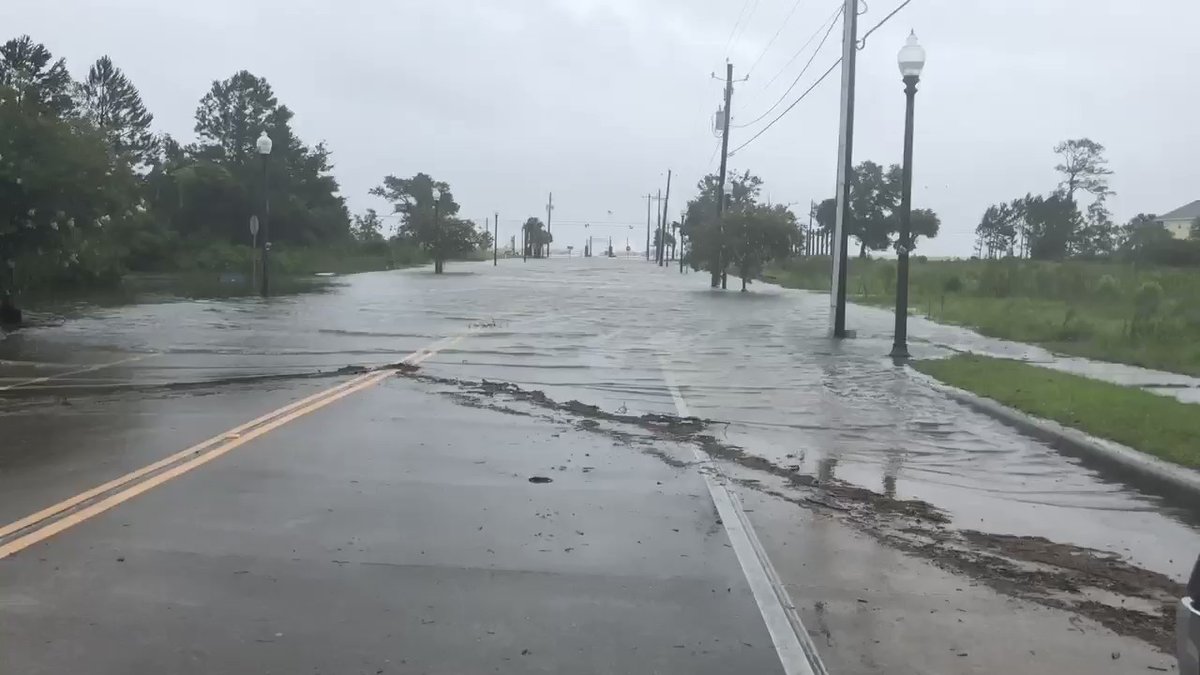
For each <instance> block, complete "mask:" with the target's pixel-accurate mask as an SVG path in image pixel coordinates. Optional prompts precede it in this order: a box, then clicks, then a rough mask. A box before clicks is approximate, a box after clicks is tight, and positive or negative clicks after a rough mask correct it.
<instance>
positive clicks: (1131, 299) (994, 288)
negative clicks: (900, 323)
mask: <svg viewBox="0 0 1200 675" xmlns="http://www.w3.org/2000/svg"><path fill="white" fill-rule="evenodd" d="M829 265H830V263H829V259H828V258H809V259H797V260H793V261H789V262H787V263H784V264H782V265H778V266H776V267H774V268H772V269H771V270H769V271H768V274H767V278H768V279H769V280H771V281H774V282H776V283H779V284H781V285H783V286H788V287H791V288H806V289H812V290H829ZM910 277H911V285H910V298H911V299H910V303H909V304H910V307H911V309H912V311H914V312H917V313H919V314H922V315H925V316H928V317H929V318H930V319H933V320H935V321H939V322H942V323H949V324H957V325H962V326H968V327H970V328H973V329H975V330H977V331H979V332H980V333H982V334H984V335H990V336H992V337H998V338H1004V339H1008V340H1015V341H1018V342H1027V343H1033V344H1039V345H1042V346H1045V347H1047V348H1048V349H1051V350H1054V351H1056V352H1061V353H1064V354H1074V355H1077V356H1086V357H1088V358H1093V359H1098V360H1102V361H1113V362H1118V363H1130V364H1134V365H1139V366H1144V367H1146V368H1155V369H1159V370H1169V371H1174V372H1179V373H1186V374H1189V375H1200V270H1191V269H1180V268H1165V267H1141V268H1139V267H1135V266H1133V265H1126V264H1118V263H1101V262H1079V261H1070V262H1061V263H1054V262H1035V261H1028V260H1024V261H1018V260H1004V261H982V260H961V261H922V260H919V259H917V260H914V261H913V263H912V267H911V272H910ZM895 285H896V263H895V261H892V260H857V259H854V260H851V261H850V269H849V283H848V286H847V293H848V294H849V296H850V297H851V299H852V300H853V301H855V302H861V303H864V304H872V305H878V306H883V307H892V306H894V303H895V299H894V298H895Z"/></svg>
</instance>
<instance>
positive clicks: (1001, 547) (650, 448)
mask: <svg viewBox="0 0 1200 675" xmlns="http://www.w3.org/2000/svg"><path fill="white" fill-rule="evenodd" d="M404 374H405V375H408V376H409V377H411V378H412V379H415V380H418V381H422V382H427V383H430V384H437V385H442V386H447V387H453V388H454V389H455V391H453V392H448V393H449V394H450V395H451V396H452V398H453V399H454V400H456V401H458V402H459V403H461V404H464V405H470V406H472V407H479V408H485V409H489V410H495V411H497V412H506V413H510V414H522V415H531V416H535V417H542V418H543V419H547V420H549V421H555V422H562V421H568V422H571V421H573V422H574V426H575V428H576V429H578V430H580V431H587V432H592V433H601V434H604V435H606V436H609V437H611V438H613V439H614V440H616V441H619V442H621V443H623V444H625V445H628V446H629V447H633V448H635V449H638V450H639V451H642V452H646V453H648V454H652V455H654V456H656V457H658V458H659V459H661V460H663V461H664V462H667V463H668V464H670V465H671V466H676V467H686V466H690V465H692V463H690V462H680V461H679V460H678V459H676V458H674V457H672V456H671V455H669V454H668V453H666V452H665V451H663V450H662V449H660V448H658V447H656V442H659V441H663V440H667V441H673V442H678V443H692V444H695V445H697V446H698V447H700V448H701V449H702V450H704V452H706V453H707V454H708V455H709V456H710V457H713V458H716V459H719V460H723V461H725V462H728V463H730V464H732V465H735V466H736V467H738V468H740V469H747V470H749V471H752V472H756V473H759V474H768V475H769V476H771V477H773V478H774V479H777V481H778V483H779V484H780V485H778V486H777V487H772V486H769V485H766V484H764V481H760V480H756V479H744V478H739V477H736V476H735V477H733V479H734V480H735V481H737V482H738V483H739V484H741V485H744V486H745V487H747V488H749V489H753V490H756V491H759V492H762V493H764V494H768V495H771V496H774V497H776V498H779V499H783V500H785V501H788V502H790V503H792V504H795V505H796V506H799V507H801V508H805V509H808V510H813V511H817V512H820V513H823V514H825V515H827V516H829V517H832V518H837V519H839V520H841V521H843V522H846V523H847V524H850V525H852V526H853V527H855V528H856V529H858V530H860V531H862V532H864V533H867V534H869V535H871V536H872V537H874V538H875V539H877V540H879V541H880V542H882V543H884V544H887V545H889V546H892V547H894V548H897V549H900V550H902V551H905V552H907V553H911V554H913V555H917V556H920V557H922V558H925V559H926V560H929V561H930V562H932V563H933V564H935V565H937V566H938V567H941V568H942V569H945V570H947V571H950V572H953V573H957V574H961V575H964V576H967V577H969V578H971V579H974V580H976V581H979V582H981V583H983V584H986V585H987V586H989V587H990V588H992V589H995V590H996V591H999V592H1001V593H1004V594H1006V595H1009V596H1012V597H1017V598H1022V599H1026V600H1030V601H1033V602H1037V603H1039V604H1042V605H1045V606H1047V607H1052V608H1055V609H1063V610H1067V611H1071V612H1075V613H1077V614H1079V615H1081V616H1085V617H1088V618H1089V619H1092V620H1094V621H1096V622H1098V623H1100V624H1101V625H1103V626H1105V627H1106V628H1108V629H1110V630H1112V631H1113V632H1115V633H1117V634H1119V635H1125V636H1130V637H1135V638H1138V639H1141V640H1143V641H1145V642H1147V643H1149V644H1151V645H1153V646H1155V647H1156V648H1158V649H1160V650H1162V651H1163V652H1166V653H1170V651H1171V650H1172V649H1173V645H1174V616H1175V607H1174V606H1175V603H1176V602H1177V599H1178V598H1179V597H1181V596H1182V594H1183V593H1184V589H1183V585H1182V584H1179V583H1176V582H1175V581H1173V580H1171V579H1170V578H1168V577H1167V576H1165V575H1163V574H1160V573H1158V572H1154V571H1151V570H1147V569H1143V568H1141V567H1137V566H1136V565H1133V564H1132V563H1130V562H1128V561H1126V560H1123V559H1122V558H1121V557H1120V556H1118V555H1116V554H1114V553H1110V552H1106V551H1098V550H1095V549H1090V548H1085V547H1081V546H1076V545H1073V544H1063V543H1058V542H1053V541H1050V540H1048V539H1044V538H1041V537H1021V536H1014V535H1005V534H989V533H984V532H978V531H975V530H957V529H954V528H952V527H950V518H949V517H948V516H947V514H946V513H945V512H944V511H942V510H941V509H938V508H937V507H936V506H934V505H932V504H930V503H928V502H925V501H922V500H918V499H898V498H896V497H892V496H889V495H885V494H881V493H878V492H874V491H872V490H869V489H866V488H863V487H860V486H857V485H853V484H850V483H847V482H844V481H841V480H837V479H822V478H819V477H817V476H813V475H810V474H805V473H801V472H800V471H799V470H798V467H793V468H789V467H785V466H780V465H778V464H775V463H773V462H771V461H769V460H767V459H766V458H764V457H762V456H759V455H754V454H751V453H748V452H746V451H745V450H744V449H743V448H740V447H738V446H736V445H732V444H730V443H727V442H724V441H722V440H720V439H718V438H717V437H715V436H713V435H712V434H709V433H705V432H706V431H707V430H708V429H709V428H711V427H714V426H719V425H720V424H721V423H719V422H714V421H712V420H705V419H701V418H697V417H677V416H673V415H661V414H646V415H630V414H627V413H624V412H608V411H605V410H602V409H601V408H598V407H596V406H593V405H588V404H586V403H581V402H579V401H567V402H565V403H560V402H558V401H555V400H554V399H552V398H550V397H549V396H547V395H546V394H545V393H544V392H541V391H536V390H532V391H531V390H526V389H523V388H521V387H519V386H517V385H515V384H511V383H508V382H492V381H488V380H484V381H482V382H473V381H468V380H460V379H452V378H442V377H435V376H431V375H426V374H414V373H411V372H408V373H404ZM497 398H499V399H502V400H506V401H508V402H524V403H529V404H532V405H535V406H537V407H540V408H542V409H545V410H549V411H553V412H556V413H560V414H564V415H568V416H570V417H573V418H575V419H574V420H562V419H560V418H556V417H548V418H547V417H545V416H538V415H532V413H529V412H524V411H520V410H518V409H515V408H512V407H511V406H509V405H505V404H504V403H497V402H496V399H497ZM614 426H624V427H627V428H628V427H633V428H635V429H638V430H640V431H641V432H642V433H631V432H629V431H627V430H622V429H619V428H614ZM1098 597H1099V598H1100V599H1097V598H1098Z"/></svg>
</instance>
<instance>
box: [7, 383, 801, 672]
mask: <svg viewBox="0 0 1200 675" xmlns="http://www.w3.org/2000/svg"><path fill="white" fill-rule="evenodd" d="M682 450H683V449H682V448H671V447H669V445H668V446H663V447H660V448H658V451H660V452H668V453H670V452H679V453H681V457H680V458H679V460H680V461H679V462H669V463H665V462H663V461H662V460H661V459H658V458H654V457H651V456H648V455H646V454H643V453H641V452H638V451H637V450H635V449H633V448H631V447H629V446H627V445H624V444H621V443H614V442H613V441H612V440H611V439H608V438H605V437H604V436H601V435H598V434H595V433H589V432H586V431H582V430H578V429H574V428H572V427H571V426H569V425H566V424H563V423H561V422H555V421H553V420H548V419H537V418H535V417H524V416H517V415H512V414H502V413H500V412H495V411H487V410H478V409H473V408H467V407H462V406H459V405H456V404H455V403H454V402H452V401H451V400H449V399H447V398H445V397H443V396H440V395H437V394H431V393H430V392H429V391H428V387H427V386H425V385H423V384H421V383H417V382H413V381H408V380H403V379H399V378H392V379H389V380H387V381H386V382H385V383H384V384H382V385H379V386H377V387H375V388H372V389H368V390H365V391H363V392H360V393H358V394H355V395H354V396H353V397H350V398H348V399H346V400H343V401H339V402H336V403H334V404H331V405H330V406H329V407H328V408H325V409H322V410H320V411H317V412H315V413H313V414H311V415H308V416H306V417H303V418H300V419H298V420H296V421H294V422H292V423H290V424H288V425H285V426H283V427H281V428H279V429H278V430H276V431H274V432H273V433H271V434H269V435H267V436H265V437H263V438H261V439H258V440H256V441H254V442H252V443H250V444H247V445H246V446H244V447H241V448H239V449H237V450H236V451H234V452H232V453H230V454H229V455H227V456H225V457H222V458H220V459H219V460H216V461H214V462H213V463H211V464H208V465H205V466H203V467H200V468H198V469H196V470H194V471H191V472H189V473H187V474H184V475H183V476H180V477H179V478H177V479H175V480H173V481H170V482H168V483H166V484H164V485H162V486H161V487H159V488H157V489H155V490H152V491H150V492H148V493H146V494H144V495H141V496H139V497H136V498H135V499H133V500H132V501H130V502H128V503H126V504H123V505H122V506H119V507H117V508H115V509H113V510H111V511H108V512H106V513H103V514H101V515H99V516H97V517H95V518H93V519H91V520H88V521H85V522H83V523H81V524H79V525H77V526H75V527H73V528H71V529H69V530H67V531H65V532H63V533H61V534H59V535H57V536H55V537H53V538H51V539H49V540H47V541H46V542H43V543H41V544H38V545H35V546H33V547H31V548H29V549H26V550H24V551H21V552H20V553H18V554H16V555H14V556H12V557H10V558H7V559H4V560H0V607H2V608H3V610H4V611H3V612H0V643H2V644H3V645H4V649H3V650H2V651H0V671H2V672H6V673H8V672H12V673H23V674H30V675H32V674H35V673H64V672H79V673H83V672H86V673H96V674H106V673H112V674H114V675H115V674H118V673H119V674H121V675H125V674H127V673H163V672H169V673H214V672H229V673H232V672H255V673H289V674H292V673H309V672H320V673H360V672H361V673H390V672H405V673H409V672H412V673H424V672H429V673H481V672H510V673H530V672H546V673H551V672H553V673H559V672H592V673H651V672H654V673H729V672H753V673H771V672H780V662H779V657H778V656H777V654H776V652H775V651H774V648H773V646H772V642H771V638H770V636H769V635H768V633H767V631H766V628H765V626H764V624H763V620H762V618H761V617H760V615H759V611H758V608H757V606H756V604H755V601H754V599H753V597H752V595H751V592H750V589H749V588H748V586H747V583H746V580H745V578H744V577H743V576H742V572H741V569H740V567H739V565H738V561H737V559H736V557H735V555H734V553H733V551H732V550H731V549H730V547H729V540H728V538H727V536H726V534H725V531H724V529H723V528H722V527H721V524H720V523H719V521H718V518H717V515H716V514H715V512H714V507H713V503H712V501H711V498H710V497H709V495H708V493H707V491H706V488H705V486H704V483H703V481H702V480H701V477H700V476H699V475H698V474H697V472H696V471H695V469H694V468H691V467H687V466H685V465H682V462H683V461H686V459H687V457H685V456H682ZM535 476H541V477H546V478H549V479H551V482H548V483H534V482H530V478H531V477H535Z"/></svg>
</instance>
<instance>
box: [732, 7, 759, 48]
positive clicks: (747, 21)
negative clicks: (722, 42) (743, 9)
mask: <svg viewBox="0 0 1200 675" xmlns="http://www.w3.org/2000/svg"><path fill="white" fill-rule="evenodd" d="M758 2H759V0H753V2H751V4H750V11H749V12H747V13H746V18H745V19H744V20H743V21H742V28H741V31H740V32H739V34H738V36H737V37H735V38H734V39H733V45H734V46H736V45H737V41H738V40H739V39H741V36H743V35H745V34H746V29H747V28H749V27H750V19H753V18H754V12H756V11H758ZM726 52H727V53H728V50H726Z"/></svg>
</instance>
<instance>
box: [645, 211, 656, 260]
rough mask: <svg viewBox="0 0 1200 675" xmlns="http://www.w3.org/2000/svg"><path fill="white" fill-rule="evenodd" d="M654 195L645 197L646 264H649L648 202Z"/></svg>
mask: <svg viewBox="0 0 1200 675" xmlns="http://www.w3.org/2000/svg"><path fill="white" fill-rule="evenodd" d="M651 199H654V195H646V262H650V200H651Z"/></svg>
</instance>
